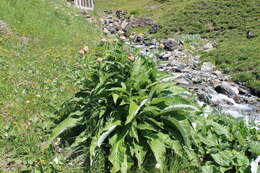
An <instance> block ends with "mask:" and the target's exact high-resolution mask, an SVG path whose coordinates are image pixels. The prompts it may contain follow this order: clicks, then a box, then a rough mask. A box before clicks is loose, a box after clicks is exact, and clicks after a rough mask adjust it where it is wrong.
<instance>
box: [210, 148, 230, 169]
mask: <svg viewBox="0 0 260 173" xmlns="http://www.w3.org/2000/svg"><path fill="white" fill-rule="evenodd" d="M211 156H212V158H213V159H214V161H215V162H217V163H218V164H219V165H220V166H230V164H231V162H232V160H233V157H234V155H233V153H232V151H230V150H226V151H221V152H218V153H216V154H211Z"/></svg>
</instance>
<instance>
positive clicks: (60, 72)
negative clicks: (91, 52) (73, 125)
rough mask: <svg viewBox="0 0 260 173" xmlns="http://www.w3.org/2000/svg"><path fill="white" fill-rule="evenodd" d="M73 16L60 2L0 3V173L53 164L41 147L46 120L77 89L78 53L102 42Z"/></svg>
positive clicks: (49, 153) (5, 0)
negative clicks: (98, 41)
mask: <svg viewBox="0 0 260 173" xmlns="http://www.w3.org/2000/svg"><path fill="white" fill-rule="evenodd" d="M76 15H79V11H77V10H75V9H74V8H71V7H69V6H67V4H66V3H65V2H62V3H61V2H60V1H38V0H27V1H9V0H1V1H0V127H1V129H0V172H17V171H18V172H20V171H22V170H24V169H25V170H26V169H28V168H29V167H32V166H33V165H34V167H35V169H36V170H37V169H38V170H39V169H40V166H39V165H40V162H39V161H42V162H43V161H46V160H48V162H51V159H52V158H53V151H52V150H48V151H43V150H42V149H41V146H40V145H41V143H42V142H43V141H44V140H45V139H46V134H47V131H48V128H47V127H48V126H49V124H50V118H49V117H48V116H45V115H46V114H47V113H48V112H53V110H55V107H56V106H57V105H59V104H60V103H61V102H63V101H64V100H66V99H68V98H70V97H71V96H72V95H73V94H74V92H75V91H76V90H77V89H78V87H77V86H75V84H74V81H75V80H76V78H77V75H78V74H77V69H79V68H80V67H79V66H78V65H77V64H80V62H81V60H80V59H79V58H77V56H78V51H79V50H80V49H81V47H83V46H86V45H87V46H89V47H94V45H95V43H96V41H97V40H98V39H99V36H100V32H99V29H98V28H96V27H94V26H93V25H88V22H87V21H86V20H85V19H84V18H83V17H77V16H76ZM64 169H66V168H64ZM75 169H76V168H75Z"/></svg>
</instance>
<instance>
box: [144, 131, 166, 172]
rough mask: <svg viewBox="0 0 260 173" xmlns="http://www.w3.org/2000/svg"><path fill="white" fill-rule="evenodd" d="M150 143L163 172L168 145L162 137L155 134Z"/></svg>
mask: <svg viewBox="0 0 260 173" xmlns="http://www.w3.org/2000/svg"><path fill="white" fill-rule="evenodd" d="M148 144H149V146H150V148H151V150H152V152H153V154H154V157H155V159H156V161H157V164H159V165H160V166H159V169H160V171H161V172H163V170H164V162H165V154H166V146H165V144H164V141H162V139H161V138H160V137H159V136H157V135H155V136H154V137H150V139H149V140H148Z"/></svg>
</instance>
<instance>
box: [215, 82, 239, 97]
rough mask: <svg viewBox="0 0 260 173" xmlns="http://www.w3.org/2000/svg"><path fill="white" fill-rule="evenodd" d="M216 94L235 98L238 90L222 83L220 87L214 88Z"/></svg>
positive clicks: (226, 83)
mask: <svg viewBox="0 0 260 173" xmlns="http://www.w3.org/2000/svg"><path fill="white" fill-rule="evenodd" d="M215 90H216V91H217V92H218V93H222V94H225V95H228V96H230V97H237V96H238V94H239V90H238V89H237V88H236V87H233V86H231V85H230V84H229V83H228V82H222V84H221V85H218V86H216V87H215Z"/></svg>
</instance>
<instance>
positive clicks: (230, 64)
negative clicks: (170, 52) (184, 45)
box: [97, 0, 260, 94]
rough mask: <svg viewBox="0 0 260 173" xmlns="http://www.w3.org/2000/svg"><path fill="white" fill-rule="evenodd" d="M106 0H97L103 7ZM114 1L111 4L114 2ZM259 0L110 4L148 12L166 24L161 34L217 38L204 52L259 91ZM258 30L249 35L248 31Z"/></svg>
mask: <svg viewBox="0 0 260 173" xmlns="http://www.w3.org/2000/svg"><path fill="white" fill-rule="evenodd" d="M104 2H105V1H104V0H97V6H98V7H99V8H101V9H102V6H103V4H104ZM110 5H111V6H110ZM258 6H259V5H258V1H256V0H238V1H233V0H189V1H187V0H184V1H183V0H165V1H164V0H163V1H159V0H142V1H138V0H132V1H126V0H111V3H110V4H109V5H106V7H107V8H111V9H123V10H127V11H129V13H130V14H135V15H137V16H148V17H152V18H153V19H155V20H156V21H157V22H158V23H159V24H161V25H162V26H163V27H162V29H161V30H160V31H159V33H157V34H156V36H158V37H165V36H168V37H171V36H174V34H175V33H176V32H181V33H182V34H200V35H201V36H202V37H204V38H209V39H216V40H217V42H218V46H217V49H216V50H214V51H212V52H210V53H208V54H204V56H203V59H204V60H207V61H212V62H214V63H215V64H216V65H217V66H218V67H219V68H220V69H222V70H223V71H224V72H225V73H228V74H231V75H232V76H233V79H234V80H235V81H238V82H243V83H244V84H245V85H247V86H249V87H250V88H251V89H252V90H253V91H254V92H255V93H256V94H259V91H260V85H259V80H260V78H259V73H260V57H259V55H260V49H259V47H260V37H259V35H260V30H259V23H260V18H259V14H258V11H257V10H258ZM248 31H250V32H252V33H253V34H254V36H255V37H254V38H251V39H248V38H247V32H248Z"/></svg>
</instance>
